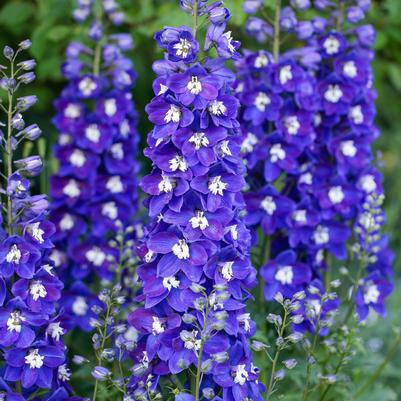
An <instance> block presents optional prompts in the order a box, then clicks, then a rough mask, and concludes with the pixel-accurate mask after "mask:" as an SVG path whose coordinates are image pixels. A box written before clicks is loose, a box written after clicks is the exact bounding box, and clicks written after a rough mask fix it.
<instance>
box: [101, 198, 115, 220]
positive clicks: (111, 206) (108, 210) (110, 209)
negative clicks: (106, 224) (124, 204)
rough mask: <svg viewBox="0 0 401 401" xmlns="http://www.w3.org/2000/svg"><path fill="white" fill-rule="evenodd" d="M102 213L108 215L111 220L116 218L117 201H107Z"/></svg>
mask: <svg viewBox="0 0 401 401" xmlns="http://www.w3.org/2000/svg"><path fill="white" fill-rule="evenodd" d="M102 215H103V216H106V217H108V218H109V219H111V220H115V219H116V218H117V217H118V208H117V205H116V202H113V201H112V202H107V203H103V205H102Z"/></svg>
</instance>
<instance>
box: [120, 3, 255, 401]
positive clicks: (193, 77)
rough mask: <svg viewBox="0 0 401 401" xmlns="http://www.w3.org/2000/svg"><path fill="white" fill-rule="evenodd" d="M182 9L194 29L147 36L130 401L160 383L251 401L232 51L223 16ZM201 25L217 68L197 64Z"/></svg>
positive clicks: (250, 280)
mask: <svg viewBox="0 0 401 401" xmlns="http://www.w3.org/2000/svg"><path fill="white" fill-rule="evenodd" d="M181 7H182V9H184V10H185V11H187V12H188V13H190V14H192V16H193V20H194V28H193V29H190V28H189V27H187V26H181V27H179V28H175V27H165V28H164V29H163V30H162V31H161V32H158V33H157V34H156V35H155V39H156V41H157V43H158V45H159V46H160V47H161V48H162V49H163V50H165V59H164V60H161V61H157V62H155V63H154V71H155V72H156V74H157V75H158V77H157V79H156V80H155V82H154V91H155V95H156V97H154V98H153V100H152V101H151V102H150V104H149V105H148V106H147V109H146V110H147V112H148V115H149V119H150V121H151V122H152V123H153V124H154V128H153V130H152V131H151V132H150V134H149V135H148V145H149V147H148V148H147V149H146V150H145V154H146V156H147V157H149V158H150V159H151V160H152V162H153V170H152V172H151V173H150V174H149V175H147V176H146V177H144V179H143V180H142V184H141V185H142V188H143V190H144V191H145V192H146V193H147V194H149V195H150V196H149V198H148V199H147V201H146V204H147V206H148V208H149V214H150V216H151V218H152V221H151V223H150V224H149V225H148V228H147V235H146V239H145V241H144V243H143V245H142V246H140V247H139V254H140V255H141V257H142V260H143V262H144V263H143V264H142V265H141V266H140V267H139V269H138V274H139V277H140V279H141V280H142V283H143V295H141V296H140V297H139V299H140V300H142V301H143V302H144V307H143V308H138V309H137V310H135V311H134V312H132V313H131V315H130V316H129V319H128V320H129V323H130V324H131V325H133V326H134V327H135V328H136V329H137V330H138V331H139V332H140V338H139V341H138V346H137V348H136V350H135V353H134V357H135V358H136V364H135V365H134V368H133V371H134V375H133V377H132V380H131V384H130V385H131V388H132V397H133V398H134V399H138V400H145V399H146V400H148V399H158V398H154V397H160V394H159V393H158V392H157V388H156V386H157V384H158V383H160V384H161V383H165V382H166V385H167V387H169V386H171V384H168V383H172V386H173V388H174V392H175V394H176V395H177V396H176V400H196V401H199V400H200V399H210V400H211V399H215V400H219V399H220V400H221V399H222V400H225V401H226V400H227V401H228V400H236V401H240V400H244V399H252V400H261V399H262V398H261V395H260V391H261V390H262V388H261V387H262V386H261V385H260V384H258V369H257V368H256V367H255V366H254V365H253V363H252V356H251V353H250V349H249V347H248V344H247V338H249V336H251V335H252V334H253V333H254V332H255V324H254V322H253V321H252V320H251V319H250V315H249V313H247V312H246V309H245V305H246V301H247V299H248V298H249V296H250V295H249V292H248V288H250V287H252V286H253V285H254V284H255V276H256V274H255V270H254V268H253V267H252V265H251V262H250V258H249V247H250V234H249V232H248V230H247V229H246V227H245V225H244V222H243V220H242V218H241V216H240V211H241V210H242V209H243V208H244V201H243V197H242V195H241V193H240V191H241V189H242V188H243V186H244V184H245V181H244V178H243V174H244V166H243V162H242V159H241V155H240V146H239V144H240V142H239V140H240V132H239V129H238V128H239V123H238V121H237V119H236V117H237V109H238V100H237V99H236V98H235V96H233V93H232V92H233V91H232V84H233V82H234V76H233V74H232V73H231V72H230V71H229V70H228V69H226V68H225V62H226V60H228V59H232V58H235V57H237V55H238V54H237V49H238V47H239V43H238V42H236V41H235V40H234V39H233V38H232V37H231V33H230V32H227V31H226V22H227V21H228V19H229V17H230V13H229V11H228V10H227V9H226V8H224V7H223V6H222V4H221V2H217V3H213V4H210V5H209V4H208V2H207V1H197V0H194V1H190V0H185V1H182V2H181ZM201 20H203V21H201ZM205 22H208V23H209V27H208V30H207V34H206V40H205V46H204V51H205V52H207V51H208V50H209V49H211V48H215V49H216V51H217V54H218V57H217V58H209V57H206V59H205V61H204V63H201V62H199V61H198V60H200V59H201V57H200V56H199V53H200V44H199V42H198V41H197V39H196V34H197V29H198V27H199V26H200V25H202V24H204V23H205ZM181 372H182V373H181ZM192 374H193V377H192V378H191V375H192ZM174 375H179V377H180V381H179V382H178V381H176V380H175V378H174ZM192 379H193V380H192ZM160 380H161V382H160ZM191 383H192V385H191ZM160 388H161V390H165V386H164V385H163V384H161V386H160Z"/></svg>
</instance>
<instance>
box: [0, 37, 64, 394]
mask: <svg viewBox="0 0 401 401" xmlns="http://www.w3.org/2000/svg"><path fill="white" fill-rule="evenodd" d="M29 47H30V41H28V40H26V41H24V42H22V43H21V44H20V46H19V47H18V49H17V50H14V49H12V48H11V47H8V46H6V47H5V48H4V50H3V55H4V57H5V58H6V59H7V60H6V62H5V65H4V66H3V65H1V70H0V71H1V76H2V77H1V80H0V87H1V90H2V91H3V92H5V96H4V99H5V101H4V102H0V111H1V112H2V113H3V112H4V113H3V115H2V116H1V117H0V127H1V131H0V133H1V148H2V151H3V158H2V166H3V168H4V169H3V172H2V174H1V175H2V177H3V183H2V188H3V189H2V191H1V204H2V216H1V220H0V222H1V227H0V242H1V245H0V353H1V358H0V368H1V372H2V380H1V384H0V398H3V397H4V396H5V397H6V399H15V400H18V401H23V400H25V397H26V399H32V398H33V397H35V395H36V394H37V391H38V389H46V391H47V392H48V395H49V396H52V395H54V394H56V393H57V394H60V395H63V397H64V398H67V397H68V385H67V383H66V382H67V380H68V377H65V376H61V375H60V371H61V370H63V369H65V370H66V369H68V368H67V366H66V365H65V346H64V344H63V342H62V335H63V334H64V333H65V328H64V327H63V324H62V323H61V324H60V320H59V316H58V315H57V303H58V301H59V299H60V295H61V289H62V288H63V284H62V282H61V281H60V280H59V279H58V277H57V274H56V272H55V271H54V264H53V262H52V261H51V260H50V259H49V253H50V252H51V249H52V248H53V244H52V238H53V234H54V232H55V227H54V225H53V224H52V223H51V222H49V221H48V220H47V218H46V216H47V213H48V202H47V200H46V197H45V196H44V195H35V196H31V195H30V180H29V177H34V176H37V175H39V174H40V171H41V168H42V161H41V159H40V157H39V156H28V157H26V158H24V159H20V160H15V159H14V153H15V152H16V151H17V150H18V147H19V146H20V144H21V143H23V142H24V141H26V140H29V141H34V140H35V139H36V138H38V137H39V136H40V134H41V131H40V129H39V127H38V126H37V125H36V124H32V125H29V126H25V122H24V116H23V113H24V112H25V111H26V110H28V109H29V108H30V107H31V106H33V105H34V104H35V103H36V100H37V99H36V96H25V97H18V90H19V89H20V87H21V86H22V85H25V84H27V83H30V82H31V81H32V80H33V79H34V77H35V75H34V73H33V72H32V71H31V70H32V69H33V68H34V67H35V61H34V60H26V61H19V60H18V59H19V58H20V55H21V54H22V53H23V51H24V50H25V49H28V48H29ZM28 74H29V75H28ZM3 117H5V119H3ZM41 391H43V390H41Z"/></svg>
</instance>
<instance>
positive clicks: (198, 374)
mask: <svg viewBox="0 0 401 401" xmlns="http://www.w3.org/2000/svg"><path fill="white" fill-rule="evenodd" d="M208 317H209V300H208V298H206V308H205V315H204V316H203V331H205V330H207V321H208ZM205 337H206V336H205V335H202V339H201V345H200V347H199V354H198V366H197V370H196V379H195V401H199V400H200V398H199V390H200V385H201V381H202V371H201V367H202V354H203V347H204V346H205V340H206V338H205Z"/></svg>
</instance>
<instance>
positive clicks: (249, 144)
mask: <svg viewBox="0 0 401 401" xmlns="http://www.w3.org/2000/svg"><path fill="white" fill-rule="evenodd" d="M258 142H259V140H258V138H257V136H256V135H254V134H252V132H248V134H247V135H246V138H245V139H244V140H243V141H242V144H241V152H242V153H251V152H252V151H253V149H254V147H255V145H256V144H257V143H258Z"/></svg>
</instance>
